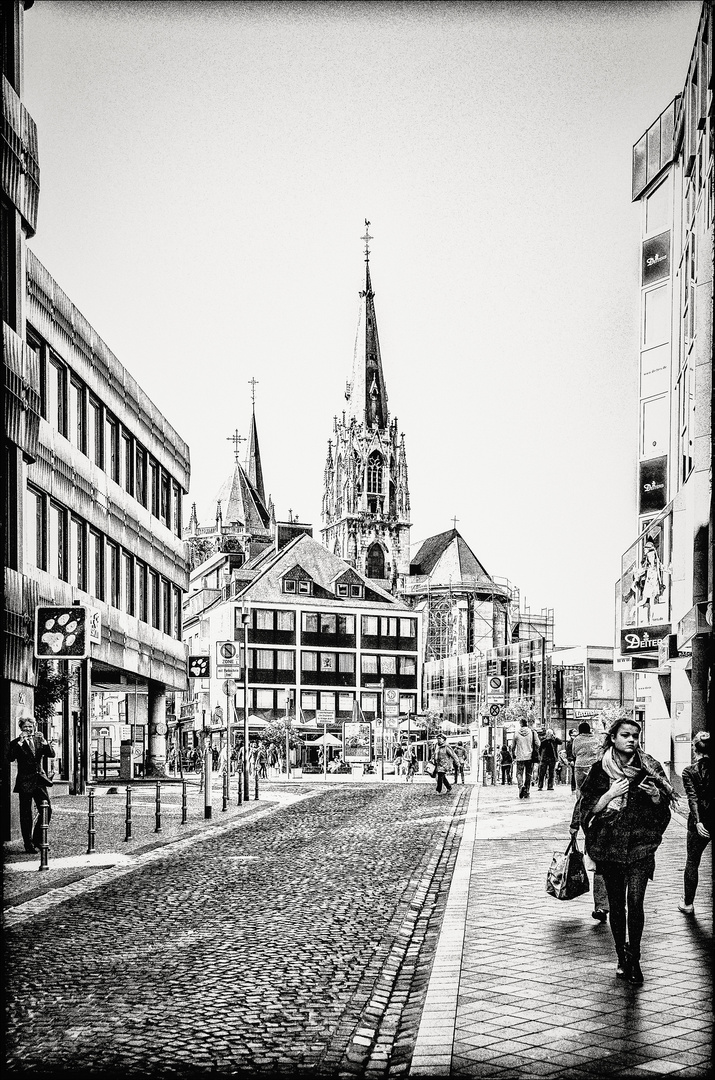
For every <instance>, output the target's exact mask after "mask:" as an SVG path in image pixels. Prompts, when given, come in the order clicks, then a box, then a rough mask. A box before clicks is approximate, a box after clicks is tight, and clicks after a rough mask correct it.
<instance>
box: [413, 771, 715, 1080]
mask: <svg viewBox="0 0 715 1080" xmlns="http://www.w3.org/2000/svg"><path fill="white" fill-rule="evenodd" d="M571 807H572V798H571V795H570V792H569V790H568V788H567V787H565V786H564V787H560V788H559V787H557V788H556V790H555V791H554V792H546V791H544V792H538V791H537V792H534V793H533V794H532V797H531V799H530V800H529V801H528V802H527V801H522V800H519V799H518V798H517V797H516V789H515V788H512V789H509V788H508V787H507V788H506V789H505V788H502V787H501V786H499V787H496V788H474V789H473V794H472V799H471V803H470V807H469V810H468V813H467V821H466V825H465V830H464V839H463V846H462V850H460V853H459V856H458V859H457V865H456V869H455V874H454V877H453V881H452V886H451V890H450V894H449V898H448V902H447V908H446V914H445V921H444V925H443V931H442V935H441V939H440V943H439V948H438V950H437V955H436V958H435V961H434V967H433V971H432V977H431V979H430V982H429V987H428V991H427V996H426V1004H425V1008H424V1010H423V1013H422V1017H421V1024H420V1028H419V1031H418V1036H417V1040H416V1047H415V1051H414V1054H413V1056H412V1059H411V1069H410V1076H414V1077H417V1076H422V1077H446V1076H451V1077H457V1076H459V1077H494V1078H496V1077H504V1078H509V1077H524V1078H532V1077H554V1078H557V1077H558V1078H566V1077H569V1078H571V1077H573V1078H574V1080H577V1078H578V1080H580V1078H584V1080H585V1078H586V1077H615V1076H631V1077H641V1078H645V1077H648V1076H651V1077H653V1076H665V1075H668V1076H669V1075H677V1076H679V1077H686V1076H691V1077H704V1076H706V1075H709V1074H710V1072H711V1066H712V986H711V977H712V972H711V955H712V868H711V855H710V848H708V851H707V852H706V854H705V856H704V857H703V862H702V868H701V883H700V887H699V890H698V896H697V898H696V917H695V918H688V917H686V916H683V915H682V914H681V913H680V912H679V911H678V909H677V903H678V900H679V899H680V898H681V889H682V870H683V866H684V863H685V830H684V827H683V822H682V819H680V818H675V817H674V820H673V822H672V823H671V825H670V827H669V829H668V831H667V833H666V837H665V840H664V842H663V844H662V846H661V848H660V850H659V853H658V856H657V859H656V873H655V878H654V881H653V882H652V883H650V884H649V886H648V891H647V893H646V928H645V933H644V938H643V949H642V952H643V958H642V966H643V969H644V973H645V979H646V981H645V983H644V985H643V986H642V987H636V986H633V985H631V984H630V983H626V982H622V981H621V980H619V979H617V978H616V977H615V953H614V949H613V944H612V938H611V934H610V930H609V928H608V926H607V925H602V924H600V923H597V922H595V921H594V920H592V919H591V910H592V908H593V898H592V894H590V893H589V894H587V895H585V896H582V897H579V898H578V899H576V900H572V901H569V902H559V901H557V900H554V899H553V898H552V897H550V896H548V895H547V893H546V891H545V888H544V884H545V877H546V871H547V869H548V866H549V863H550V860H551V856H552V853H553V851H554V850H559V849H563V848H564V847H565V846H566V842H567V840H568V824H569V819H570V814H571Z"/></svg>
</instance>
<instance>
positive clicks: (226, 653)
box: [219, 641, 236, 660]
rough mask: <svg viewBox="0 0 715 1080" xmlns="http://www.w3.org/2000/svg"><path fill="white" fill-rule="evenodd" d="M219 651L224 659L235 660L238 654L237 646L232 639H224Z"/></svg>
mask: <svg viewBox="0 0 715 1080" xmlns="http://www.w3.org/2000/svg"><path fill="white" fill-rule="evenodd" d="M219 652H220V653H221V656H222V657H223V658H224V660H233V659H234V657H235V656H236V646H235V645H234V643H233V642H232V641H224V643H223V645H221V646H220V648H219Z"/></svg>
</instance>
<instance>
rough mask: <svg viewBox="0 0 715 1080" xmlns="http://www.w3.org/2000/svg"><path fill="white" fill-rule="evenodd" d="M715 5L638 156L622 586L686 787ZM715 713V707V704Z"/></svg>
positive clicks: (704, 505) (656, 729) (662, 742)
mask: <svg viewBox="0 0 715 1080" xmlns="http://www.w3.org/2000/svg"><path fill="white" fill-rule="evenodd" d="M712 33H713V7H712V3H710V2H706V3H704V4H703V6H702V12H701V18H700V24H699V27H698V32H697V36H696V40H695V45H694V48H693V53H692V56H691V60H690V65H689V69H688V73H687V78H686V81H685V86H684V88H683V92H682V94H680V95H678V96H677V97H676V98H675V99H674V100H673V101H672V102H671V103H670V104H669V105H668V106H667V108H666V109H665V110H664V112H663V113H661V115H660V116H659V117H658V118H657V119H656V120H655V121H654V123H653V124H652V125H651V126H650V128H649V129H648V130H647V131H646V132H645V133H644V134H643V136H642V137H641V138H640V139H639V140H638V142H637V143H636V144H635V146H634V149H633V192H632V195H633V200H634V202H635V203H636V204H637V205H638V208H639V212H640V215H641V240H640V262H641V283H640V349H639V357H640V363H639V418H638V505H637V507H636V527H635V530H634V533H635V539H634V541H633V543H632V544H631V545H630V546H629V548H628V550H627V551H626V552H625V553H624V555H623V559H622V565H621V577H620V581H619V585H618V588H617V629H618V637H617V642H616V644H617V647H618V648H619V651H620V657H621V659H620V661H619V662H622V663H625V664H629V665H630V666H631V667H632V668H633V669H634V670H636V672H637V676H636V710H637V714H638V715H639V716H640V718H641V720H642V722H643V723H644V725H645V730H644V737H645V745H646V748H647V749H648V751H649V752H650V753H652V754H653V755H654V756H655V757H657V758H659V759H660V760H661V761H663V762H664V763H665V764H667V765H668V766H669V767H670V768H671V770H672V772H673V773H674V775H675V776H679V774H680V773H681V772H682V769H683V767H684V766H685V765H688V764H689V763H690V741H691V738H692V735H693V734H694V733H695V732H697V731H699V730H701V729H703V728H704V727H705V726H706V725H707V709H708V694H709V693H710V694H712V689H710V690H709V685H710V686H711V677H710V675H709V672H710V671H711V669H712V664H713V655H712V593H713V561H712V550H713V523H712V344H713V343H712V325H713V234H714V230H713V211H714V195H713V89H712V83H713V65H712ZM711 706H712V702H711Z"/></svg>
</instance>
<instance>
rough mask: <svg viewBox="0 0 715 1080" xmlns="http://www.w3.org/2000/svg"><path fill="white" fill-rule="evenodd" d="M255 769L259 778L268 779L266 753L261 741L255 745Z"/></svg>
mask: <svg viewBox="0 0 715 1080" xmlns="http://www.w3.org/2000/svg"><path fill="white" fill-rule="evenodd" d="M256 769H257V770H258V778H259V780H267V779H268V754H267V753H266V748H265V746H264V745H263V743H259V744H258V746H257V747H256Z"/></svg>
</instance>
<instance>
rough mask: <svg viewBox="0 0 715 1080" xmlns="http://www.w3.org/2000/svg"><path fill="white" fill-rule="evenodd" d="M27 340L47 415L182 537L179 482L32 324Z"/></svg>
mask: <svg viewBox="0 0 715 1080" xmlns="http://www.w3.org/2000/svg"><path fill="white" fill-rule="evenodd" d="M27 344H28V346H29V347H30V348H31V349H32V350H33V352H34V353H35V354H36V356H37V359H38V363H39V369H40V394H41V410H42V415H43V417H44V418H45V420H47V422H48V423H49V424H51V425H52V427H54V428H56V429H57V431H59V432H60V434H61V435H64V436H65V438H66V439H67V440H68V441H69V442H71V443H72V445H73V446H76V447H77V449H78V450H80V451H81V452H82V453H83V454H85V455H86V456H87V457H88V458H89V459H90V461H93V462H94V464H95V465H97V466H98V468H100V469H102V470H103V471H104V472H106V473H107V475H108V476H110V477H111V478H112V480H114V481H115V483H117V484H119V485H120V487H123V488H124V490H125V491H126V492H127V494H129V495H131V496H132V498H135V499H136V500H137V502H140V503H141V505H142V506H144V507H146V508H147V510H150V511H151V513H152V514H153V515H154V517H156V518H158V519H159V520H160V521H162V522H163V523H164V524H165V525H166V526H167V528H169V529H171V530H172V531H173V532H174V533H175V535H176V536H179V537H180V536H181V515H182V507H181V503H182V494H183V493H182V490H181V488H180V486H179V485H178V484H177V483H176V481H175V480H173V479H172V478H171V477H170V476H169V474H168V473H167V471H166V469H163V468H162V467H161V465H160V464H159V462H158V461H156V460H155V459H154V458H153V457H152V455H151V454H150V453H149V451H148V450H146V449H145V448H144V447H143V446H142V445H141V443H139V442H138V441H137V440H136V439H135V438H134V436H133V435H132V433H131V432H130V431H127V429H126V428H125V427H124V426H123V425H122V424H121V423H120V422H119V420H118V419H117V417H116V416H114V415H113V414H112V413H111V412H110V411H109V409H107V408H106V407H105V406H104V404H103V403H102V402H101V401H100V400H99V398H97V397H95V396H94V394H93V393H92V392H91V391H90V390H89V389H88V387H87V386H85V384H84V383H83V382H82V380H81V379H79V378H78V377H77V376H76V375H75V374H74V373H73V372H72V371H71V370H70V368H68V367H67V365H66V364H64V363H63V362H62V361H61V360H60V358H59V357H58V356H56V355H55V353H53V352H52V351H51V349H50V348H49V346H47V345H44V347H43V343H42V341H41V339H40V338H39V337H38V336H37V335H36V334H35V333H34V332H32V331H31V330H30V328H29V327H28V333H27Z"/></svg>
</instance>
